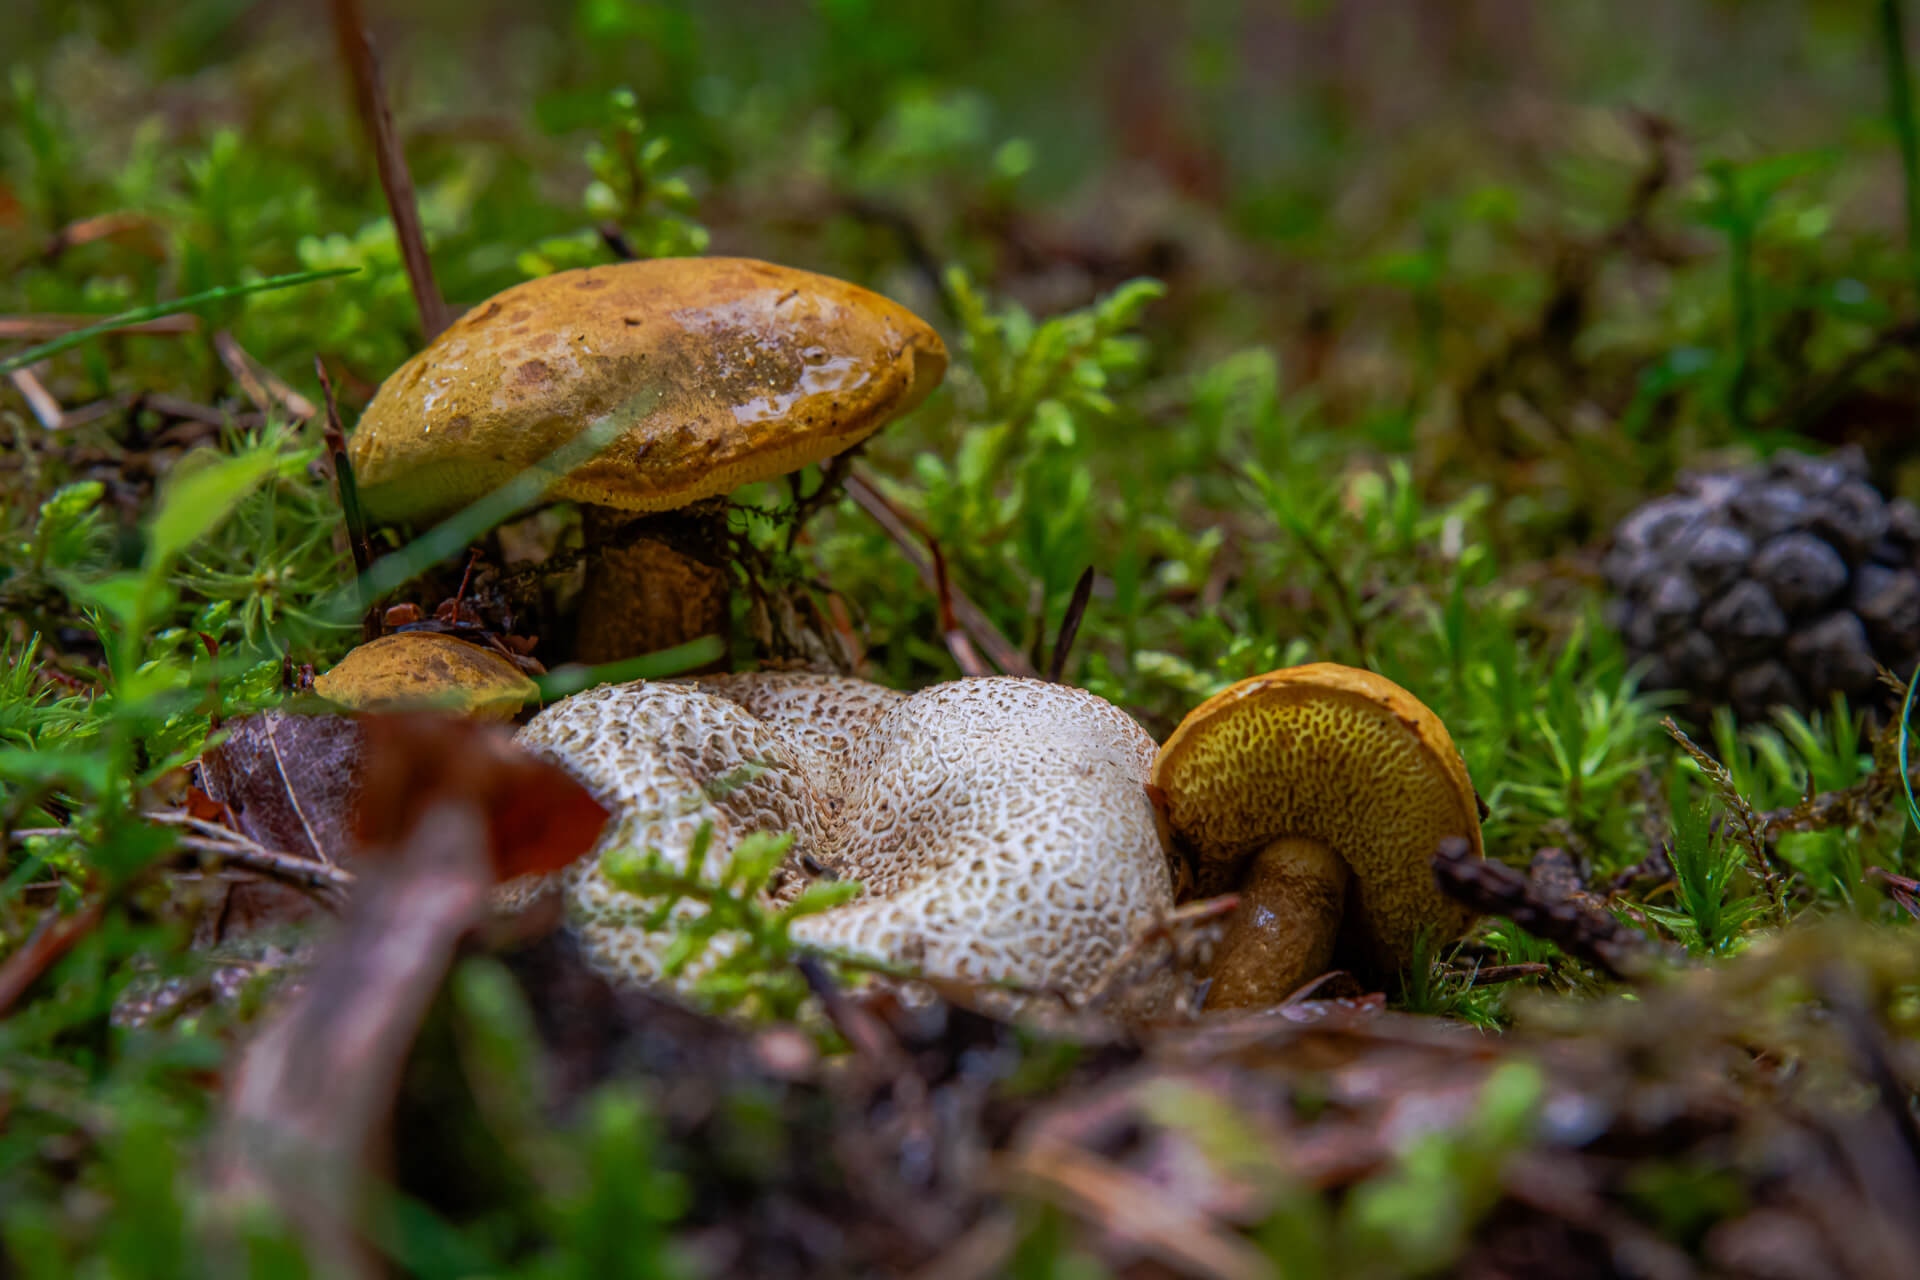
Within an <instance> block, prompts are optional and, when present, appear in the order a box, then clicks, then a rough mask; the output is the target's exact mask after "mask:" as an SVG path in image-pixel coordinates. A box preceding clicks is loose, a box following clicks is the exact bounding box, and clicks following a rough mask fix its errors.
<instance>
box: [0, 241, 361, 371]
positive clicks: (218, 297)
mask: <svg viewBox="0 0 1920 1280" xmlns="http://www.w3.org/2000/svg"><path fill="white" fill-rule="evenodd" d="M358 270H360V268H358V267H333V268H330V269H328V270H326V271H296V272H294V273H292V274H291V275H284V276H268V277H267V278H266V279H265V280H250V281H248V282H247V283H245V284H223V285H221V286H220V287H219V288H217V289H207V290H205V291H204V292H201V293H190V294H188V295H187V296H186V297H184V298H175V299H173V300H172V301H170V302H156V303H154V304H153V305H152V306H147V307H135V308H134V309H133V310H131V311H122V312H120V313H119V314H118V315H113V316H108V317H107V318H106V319H104V320H102V321H101V322H100V323H99V324H90V325H88V326H87V327H86V328H84V329H75V330H74V331H73V332H72V333H63V334H61V335H60V336H59V337H57V338H55V339H54V340H53V341H51V342H43V343H41V344H40V345H39V346H37V347H28V348H27V349H26V350H25V351H16V352H14V353H13V354H12V355H10V356H4V357H0V374H8V373H12V372H13V371H14V370H15V369H24V368H26V367H27V366H28V365H31V364H36V363H38V362H39V361H41V360H45V359H46V358H47V357H48V356H57V355H59V354H60V353H61V352H62V351H69V350H71V349H73V348H74V347H77V346H80V345H81V344H82V343H86V342H90V341H92V340H93V339H95V338H97V337H99V336H100V335H101V334H103V333H110V332H112V331H113V330H115V329H120V328H124V327H126V326H127V325H130V324H140V323H142V322H143V321H147V320H158V319H159V318H160V317H162V316H170V315H174V314H176V313H178V312H181V311H191V310H192V309H193V308H195V307H197V306H200V305H202V304H203V303H208V302H220V301H222V300H224V299H227V298H238V297H242V296H244V295H246V294H249V293H266V292H268V291H269V290H273V289H291V288H293V287H294V286H295V285H302V284H311V283H312V282H313V281H315V280H325V279H328V278H330V277H332V276H349V275H352V274H353V273H354V272H356V271H358Z"/></svg>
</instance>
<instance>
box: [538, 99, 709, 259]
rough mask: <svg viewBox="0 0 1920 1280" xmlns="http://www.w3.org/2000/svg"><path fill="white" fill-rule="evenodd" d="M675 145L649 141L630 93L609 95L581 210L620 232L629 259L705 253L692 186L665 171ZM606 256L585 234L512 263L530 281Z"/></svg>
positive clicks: (597, 234) (597, 235)
mask: <svg viewBox="0 0 1920 1280" xmlns="http://www.w3.org/2000/svg"><path fill="white" fill-rule="evenodd" d="M672 149H673V148H672V143H671V142H669V141H668V140H667V139H666V138H664V137H657V136H656V137H649V136H648V135H647V130H646V122H645V120H644V119H643V118H642V117H641V114H640V105H639V99H638V98H637V97H635V95H634V92H633V90H631V89H615V90H614V91H613V92H612V93H610V94H608V95H607V121H606V124H605V125H604V126H603V128H602V129H601V131H600V136H599V137H598V138H596V139H595V140H594V141H593V142H591V143H589V144H588V145H587V148H586V162H587V168H588V169H589V170H590V171H591V172H592V174H593V179H592V181H591V182H589V183H588V184H587V187H586V190H585V191H584V192H583V193H582V196H581V207H582V209H583V210H584V212H585V213H586V214H587V216H588V217H591V218H593V219H595V220H596V222H598V223H599V224H600V226H601V227H603V228H617V229H618V232H619V235H620V237H621V239H622V240H623V241H624V245H623V248H624V250H625V252H626V253H627V255H628V256H631V257H636V258H679V257H688V256H691V255H696V254H701V253H705V252H706V249H707V243H708V241H709V239H710V237H709V236H708V234H707V229H706V228H705V227H703V226H701V225H700V224H699V223H698V222H696V221H694V218H693V210H694V204H695V201H694V195H693V188H692V187H691V186H690V185H689V184H688V182H687V180H686V178H685V177H682V176H680V175H678V174H675V173H671V172H669V170H668V168H667V155H668V153H669V152H670V151H671V150H672ZM608 252H609V245H608V237H607V235H606V234H605V232H604V231H602V230H598V229H595V228H591V227H589V228H583V229H581V230H579V231H576V232H574V233H573V234H571V235H566V236H551V237H548V238H546V239H544V240H542V241H541V242H540V243H539V244H538V245H537V246H535V247H534V248H532V249H529V250H527V251H525V252H523V253H522V254H520V256H519V258H518V260H517V265H518V266H519V268H520V270H521V272H522V273H523V274H525V275H529V276H543V275H550V274H551V273H553V272H555V271H564V270H566V269H567V268H570V267H584V266H590V265H592V264H594V263H596V262H604V261H606V259H607V255H608Z"/></svg>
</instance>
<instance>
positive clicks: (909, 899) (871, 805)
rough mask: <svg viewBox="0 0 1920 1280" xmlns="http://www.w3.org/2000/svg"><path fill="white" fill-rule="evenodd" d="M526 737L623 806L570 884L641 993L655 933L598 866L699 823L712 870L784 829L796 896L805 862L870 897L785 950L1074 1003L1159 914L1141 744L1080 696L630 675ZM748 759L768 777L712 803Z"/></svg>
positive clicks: (601, 958)
mask: <svg viewBox="0 0 1920 1280" xmlns="http://www.w3.org/2000/svg"><path fill="white" fill-rule="evenodd" d="M521 738H522V741H523V742H524V743H526V745H528V746H529V747H530V748H532V749H533V750H535V751H536V752H538V753H540V754H542V755H545V756H547V757H548V758H550V759H553V760H555V761H557V762H558V763H560V764H561V765H563V766H565V767H566V768H567V769H569V770H570V771H571V772H573V773H574V774H575V776H577V777H579V778H580V779H581V780H582V781H583V782H585V783H586V784H587V786H588V787H589V789H590V790H592V791H593V793H594V795H595V797H596V798H597V799H599V800H601V801H602V802H603V803H606V804H608V805H609V806H610V807H612V808H613V809H614V810H615V817H614V820H613V822H612V823H610V824H609V827H608V830H607V833H606V834H605V835H604V836H603V837H602V841H601V844H600V846H599V847H598V848H597V849H596V850H595V851H594V853H592V854H589V855H588V856H587V858H585V859H583V860H582V861H581V863H579V864H577V865H576V866H574V867H573V868H570V869H569V870H568V871H567V872H565V873H563V874H564V877H565V884H566V891H567V895H568V901H569V908H570V916H571V918H572V919H573V921H574V922H575V924H576V927H577V928H578V929H579V931H580V933H581V935H582V937H583V938H584V940H585V941H586V944H587V948H588V952H589V955H590V956H592V958H593V959H594V961H595V963H596V964H599V965H600V966H601V967H602V968H603V969H605V970H607V971H608V972H609V973H611V974H613V975H614V976H617V977H620V978H624V979H628V980H638V981H647V980H650V979H652V978H654V977H655V976H656V975H657V973H658V964H659V954H660V951H661V949H662V948H663V947H664V945H665V943H666V938H667V935H666V934H664V933H648V932H645V931H643V930H640V929H638V928H635V927H633V926H632V923H631V921H632V917H633V914H634V909H635V908H634V900H633V899H631V898H630V897H629V896H628V895H624V894H621V893H619V892H618V891H616V890H614V889H613V888H612V887H611V886H610V885H608V884H607V883H606V881H605V880H604V879H603V878H602V877H601V876H600V874H599V871H598V855H599V853H600V852H602V851H604V850H606V849H611V848H614V847H617V846H618V845H620V844H626V843H640V844H643V845H651V846H652V847H656V848H659V849H661V850H662V851H663V853H665V854H666V855H667V856H668V857H669V858H670V859H672V858H678V859H679V860H680V864H681V865H684V861H685V858H686V856H687V850H688V848H689V846H690V844H691V841H692V838H693V832H694V831H695V830H696V829H697V827H698V826H699V823H700V821H701V820H702V819H703V818H710V819H712V820H713V822H714V840H713V844H712V846H711V848H710V850H709V853H708V866H707V868H706V870H707V872H708V873H709V874H711V873H712V872H713V871H714V870H716V869H717V867H718V860H719V859H721V858H723V857H724V854H725V850H727V849H728V848H729V847H730V846H731V844H732V843H733V842H735V841H737V840H738V839H739V838H740V837H741V836H744V835H746V834H747V833H748V832H749V831H756V830H758V831H792V832H794V834H795V837H796V839H795V845H794V851H793V858H792V860H791V862H790V866H789V868H788V871H787V875H788V891H791V889H792V887H793V886H794V884H796V883H797V881H798V878H799V876H800V875H801V873H800V871H799V870H798V867H799V859H800V857H801V856H802V855H806V856H808V857H811V858H813V859H815V860H817V861H818V862H820V863H821V864H823V865H826V866H830V867H833V868H834V869H835V870H836V871H837V872H838V873H839V874H840V875H841V876H843V877H846V878H849V879H857V880H859V881H860V882H861V883H862V885H863V886H864V890H863V893H862V896H861V897H860V898H858V899H856V900H855V901H853V902H851V903H848V904H846V905H844V906H841V907H837V908H835V909H833V910H831V911H828V912H825V913H823V914H821V915H818V916H812V917H808V918H805V919H803V920H800V921H798V922H797V923H796V924H795V927H794V932H795V936H797V937H800V938H801V939H803V940H805V941H809V942H813V943H816V944H819V945H824V946H831V947H837V948H845V949H848V950H853V951H859V952H864V953H866V954H869V955H872V956H875V957H877V958H879V959H882V960H885V961H888V962H892V963H898V964H908V965H913V966H916V967H919V968H920V969H921V970H922V971H923V972H925V973H927V974H929V975H937V976H945V977H957V978H963V979H970V980H974V981H996V980H1007V981H1012V982H1016V983H1020V984H1024V985H1029V986H1035V987H1043V988H1050V989H1055V990H1061V991H1065V992H1069V993H1076V994H1079V993H1084V992H1086V991H1087V990H1089V989H1090V988H1092V987H1093V986H1094V985H1095V984H1096V983H1097V982H1098V981H1099V980H1100V979H1101V978H1102V977H1103V976H1104V975H1105V974H1106V973H1107V971H1108V969H1109V967H1110V966H1111V965H1112V963H1113V961H1114V960H1115V958H1116V957H1117V956H1118V955H1119V954H1120V952H1121V951H1122V949H1123V948H1125V947H1126V946H1127V944H1128V943H1129V942H1130V941H1131V940H1132V938H1133V936H1134V931H1135V929H1136V928H1137V927H1138V926H1139V925H1140V924H1142V923H1143V922H1145V921H1146V920H1149V919H1151V918H1153V917H1154V916H1156V915H1157V914H1160V913H1164V912H1165V911H1167V910H1169V909H1170V908H1171V906H1172V892H1171V884H1170V880H1169V877H1168V875H1167V869H1166V859H1165V853H1164V851H1163V849H1162V847H1161V843H1160V838H1159V835H1158V832H1157V830H1156V828H1155V823H1154V815H1153V809H1152V805H1151V803H1150V801H1149V800H1148V797H1147V791H1146V787H1145V783H1146V780H1147V772H1148V769H1149V767H1150V765H1151V762H1152V759H1153V749H1154V748H1153V742H1152V740H1151V739H1150V738H1149V737H1148V736H1147V735H1146V734H1145V732H1143V731H1142V730H1141V729H1140V727H1139V726H1138V725H1136V724H1135V723H1134V722H1133V721H1132V720H1131V719H1130V718H1129V717H1128V716H1127V715H1126V714H1125V713H1123V712H1121V711H1120V710H1118V709H1117V708H1115V707H1113V706H1111V705H1110V704H1108V703H1106V702H1104V701H1102V700H1101V699H1099V698H1097V697H1095V696H1093V695H1091V694H1088V693H1086V692H1084V691H1082V690H1078V689H1073V688H1069V687H1066V686H1062V685H1052V684H1047V683H1044V682H1041V681H1037V680H1023V679H1015V678H1007V677H993V678H982V679H970V680H960V681H955V682H952V683H949V684H943V685H936V686H934V687H933V688H930V689H925V690H922V691H920V692H919V693H915V694H912V695H901V694H897V693H893V692H892V691H890V690H886V689H883V688H881V687H879V686H877V685H872V684H869V683H867V682H865V681H859V680H852V679H848V678H844V677H835V676H815V675H798V674H787V673H755V674H751V675H736V676H721V677H713V678H709V679H702V680H698V681H694V682H688V683H649V682H641V683H636V684H631V685H618V686H609V687H606V688H602V689H596V690H593V691H592V692H590V693H587V694H581V695H578V696H576V697H574V698H569V699H567V700H565V701H564V702H561V703H558V704H556V705H555V706H553V707H550V708H548V709H547V710H546V711H545V712H543V713H542V714H541V715H540V716H538V717H536V718H535V719H534V720H533V721H532V722H531V723H530V724H528V725H527V727H526V728H525V729H523V730H522V732H521ZM749 759H753V760H757V761H759V762H761V767H759V768H758V769H757V770H756V771H755V772H754V773H753V775H752V776H751V777H750V778H748V779H747V780H746V781H745V782H744V783H743V784H741V785H739V786H737V787H734V788H732V789H729V790H726V791H725V793H724V797H723V799H720V800H715V799H713V798H711V797H712V793H713V792H714V790H715V787H714V781H715V779H716V778H719V777H721V776H725V775H728V774H729V773H730V772H731V771H734V770H737V769H738V767H739V765H740V764H741V763H743V762H745V761H747V760H749ZM623 899H624V901H622V900H623Z"/></svg>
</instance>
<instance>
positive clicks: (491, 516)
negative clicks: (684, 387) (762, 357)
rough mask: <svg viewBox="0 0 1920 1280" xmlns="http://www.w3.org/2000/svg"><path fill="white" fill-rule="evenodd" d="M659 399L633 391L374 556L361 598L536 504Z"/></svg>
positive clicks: (444, 557) (379, 594)
mask: <svg viewBox="0 0 1920 1280" xmlns="http://www.w3.org/2000/svg"><path fill="white" fill-rule="evenodd" d="M659 401H660V392H659V391H658V390H656V389H653V388H647V389H646V390H643V391H640V392H638V393H637V394H635V395H634V396H632V397H631V398H629V399H628V400H627V401H626V402H625V403H624V404H622V405H621V406H620V407H619V408H618V409H616V410H614V411H613V412H612V413H609V414H607V415H606V416H605V417H603V418H600V419H598V420H596V421H594V422H590V423H588V424H587V425H586V426H585V427H583V428H581V430H580V431H579V432H578V433H577V434H576V435H575V436H574V437H573V438H572V439H571V440H569V441H567V442H566V443H565V444H563V445H561V446H560V447H559V448H558V449H555V450H554V451H553V452H552V453H549V454H548V455H547V456H546V457H544V458H542V459H541V460H540V461H539V462H537V463H535V464H534V465H533V466H531V467H528V468H527V469H526V470H525V471H522V472H521V473H520V474H519V475H517V476H515V477H514V478H513V479H511V480H509V481H507V483H505V484H503V485H501V486H500V487H499V488H498V489H495V490H494V491H493V492H492V493H489V494H488V495H487V496H486V497H484V498H481V499H480V500H479V501H478V502H473V503H469V504H468V505H467V506H465V507H463V508H461V509H460V510H459V511H457V512H455V513H454V514H453V515H450V516H448V517H447V518H446V519H445V520H442V521H441V522H440V523H439V524H437V525H435V526H434V527H433V528H431V529H429V530H427V531H426V532H425V533H423V534H421V535H420V536H419V537H417V538H415V539H414V540H413V541H412V542H409V543H408V544H407V545H406V546H404V547H402V548H400V549H399V550H398V551H396V552H394V553H393V554H392V555H389V556H383V557H381V558H380V559H379V560H376V561H375V562H374V563H373V565H372V567H371V568H369V569H368V570H367V572H366V573H365V574H363V575H362V577H361V583H360V586H361V598H362V599H366V600H378V599H380V598H381V597H382V596H384V595H386V594H387V593H388V592H389V591H392V590H393V589H394V588H396V587H398V586H399V585H400V584H401V583H403V582H406V581H407V580H409V579H411V578H414V577H417V576H418V575H419V574H421V573H423V572H425V571H426V570H427V569H430V568H432V567H433V566H434V565H436V564H439V563H440V562H441V561H443V560H449V559H452V558H453V557H454V556H457V555H459V554H461V553H462V552H464V551H465V550H466V549H467V548H468V547H470V546H472V545H473V543H474V542H475V541H476V540H477V539H479V538H480V536H481V535H482V534H484V533H486V532H487V531H488V530H489V529H492V528H494V527H495V526H497V525H500V524H502V523H504V522H505V521H507V520H511V519H512V518H513V517H514V516H516V515H518V514H520V513H521V512H522V511H525V510H526V509H527V508H529V507H532V506H535V505H537V504H538V503H539V502H540V501H541V500H542V499H543V498H545V497H546V495H547V490H548V489H550V488H551V487H552V486H553V485H554V483H555V482H556V481H558V480H559V479H560V478H561V477H563V476H565V475H566V474H567V473H568V472H570V471H572V470H573V469H574V468H576V467H579V466H581V465H582V464H584V463H585V462H586V461H587V460H588V459H590V458H592V457H593V456H594V455H595V454H597V453H599V452H600V451H601V450H602V449H605V448H606V447H607V446H608V445H610V444H612V443H613V442H614V441H615V440H617V439H619V438H620V437H621V436H622V435H625V434H626V432H627V430H628V428H629V427H631V426H632V425H633V423H634V422H635V421H637V420H638V419H640V418H641V417H643V416H645V415H646V414H648V413H651V412H652V411H653V408H654V406H655V405H656V404H658V403H659Z"/></svg>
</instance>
